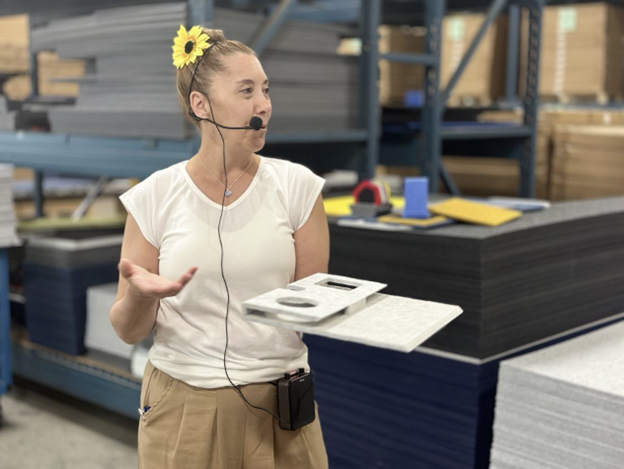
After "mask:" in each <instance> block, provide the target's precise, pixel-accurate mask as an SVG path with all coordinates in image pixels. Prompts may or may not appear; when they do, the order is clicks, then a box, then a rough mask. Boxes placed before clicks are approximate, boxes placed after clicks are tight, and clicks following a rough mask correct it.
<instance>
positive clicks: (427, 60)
mask: <svg viewBox="0 0 624 469" xmlns="http://www.w3.org/2000/svg"><path fill="white" fill-rule="evenodd" d="M231 3H232V4H233V5H234V6H245V5H247V6H248V5H250V4H253V5H256V6H257V5H260V4H262V5H265V4H267V3H269V2H266V1H262V0H257V1H254V0H235V1H233V2H231ZM403 3H416V4H419V5H420V7H422V6H424V8H425V20H426V21H425V24H426V25H427V31H428V35H427V50H426V53H425V54H420V55H404V54H403V55H400V54H389V55H387V56H386V57H385V58H388V59H392V60H400V61H404V62H405V61H406V62H409V63H422V64H424V65H425V66H426V70H427V87H426V101H425V107H424V110H423V111H424V112H423V115H422V125H423V129H424V132H421V143H422V144H423V146H424V148H425V149H426V151H425V154H426V155H427V166H426V168H427V173H426V174H427V175H429V177H430V180H431V182H432V184H431V186H432V189H433V190H436V189H437V175H438V174H440V173H441V174H442V175H443V176H444V170H443V168H442V167H441V166H440V164H439V160H440V143H441V141H442V140H443V139H445V140H450V139H458V140H466V139H494V138H496V139H501V140H502V139H505V140H509V141H512V142H513V143H514V148H516V151H515V152H511V153H512V154H513V155H514V156H513V157H515V158H517V159H518V160H519V161H520V162H521V164H522V165H523V166H522V168H523V169H522V171H523V174H524V175H525V176H527V177H525V180H526V182H525V183H524V185H523V193H524V194H526V195H530V194H531V193H532V187H533V183H532V171H533V160H532V155H533V149H534V146H535V116H536V109H537V107H536V106H537V102H536V100H535V99H534V98H533V96H534V94H530V93H534V91H535V86H536V84H537V81H536V77H537V64H538V60H539V57H538V52H537V51H538V46H539V28H540V24H539V23H540V15H541V6H542V3H543V2H542V1H541V0H494V1H493V3H492V5H491V7H490V11H489V14H488V20H486V22H485V23H484V26H483V27H482V31H481V32H480V34H479V35H478V38H480V37H482V36H483V33H484V31H485V29H486V28H487V26H488V25H489V24H490V23H491V21H492V20H493V18H494V17H496V15H497V14H498V13H500V12H501V11H502V9H503V8H504V7H505V6H507V5H508V4H518V5H521V6H527V7H528V8H529V10H530V12H531V25H532V28H533V29H532V50H533V55H532V56H531V61H530V67H532V68H531V74H530V77H529V87H528V88H529V89H530V90H531V91H530V93H529V94H528V95H527V97H525V99H524V101H523V106H524V108H525V111H526V112H525V122H524V125H522V126H520V127H518V128H516V129H513V130H512V129H489V130H488V129H484V128H482V129H479V130H475V129H442V126H441V123H440V121H441V115H442V112H443V110H444V106H445V102H446V98H448V94H449V92H450V90H451V89H452V87H451V88H447V90H445V92H441V90H440V89H439V78H438V71H439V64H440V34H441V21H442V17H443V15H444V12H445V6H446V1H445V0H420V1H419V2H403ZM473 3H474V2H473ZM477 3H478V4H479V5H484V4H487V3H489V2H486V1H485V0H481V1H480V2H477ZM120 4H123V3H122V2H117V3H116V5H115V6H119V5H120ZM188 4H189V24H204V25H207V26H210V25H211V23H212V19H213V11H214V0H188ZM292 4H293V1H292V0H282V1H281V2H279V4H278V6H277V8H275V9H274V11H273V13H272V14H271V15H270V16H269V17H268V18H267V21H266V22H265V23H264V24H263V25H262V26H261V27H260V28H259V30H258V33H257V34H256V35H255V37H254V41H253V43H254V44H253V45H255V47H257V48H258V51H259V52H262V50H263V49H264V48H265V47H266V45H267V44H268V43H269V41H270V38H271V36H272V35H273V34H274V33H275V31H276V30H277V28H278V27H279V25H280V24H281V22H283V21H284V19H285V18H286V15H287V13H288V11H289V9H290V8H291V7H292ZM9 5H11V6H12V7H13V10H11V11H10V13H18V12H19V11H20V10H19V9H18V10H16V8H19V4H17V3H11V2H9ZM25 5H27V3H26V4H25ZM417 6H418V5H417ZM25 8H27V7H25ZM82 12H84V11H82ZM5 13H7V11H6V10H5V9H4V7H3V6H1V7H0V14H5ZM38 14H39V15H41V14H42V13H41V12H39V13H38ZM381 17H382V1H381V0H362V3H361V8H360V22H359V27H360V28H359V31H360V32H359V34H360V38H361V40H362V54H361V56H360V77H359V78H360V83H359V100H358V109H359V115H360V120H359V128H358V129H355V130H352V131H347V132H309V133H308V132H306V133H296V134H269V135H268V136H267V145H268V146H271V147H277V146H281V147H282V148H292V147H293V146H294V145H298V146H299V147H298V148H304V147H306V146H314V145H324V146H325V147H326V146H327V145H330V146H336V148H338V147H339V148H340V149H341V151H343V150H344V151H345V152H347V151H351V152H354V154H356V155H359V158H357V160H356V161H357V163H358V169H359V172H360V176H361V177H372V176H373V175H374V171H375V167H376V165H377V161H378V156H379V155H378V153H379V138H380V128H381V126H380V124H381V123H380V107H379V104H378V89H377V86H378V85H377V80H378V66H377V62H378V59H379V54H378V45H377V28H378V25H379V24H380V22H381ZM477 43H478V41H475V43H473V45H472V46H471V47H470V49H469V51H468V54H467V57H466V58H465V60H464V61H462V63H461V65H460V70H458V73H457V78H458V77H459V75H460V73H461V70H463V68H465V65H466V63H467V61H468V60H469V59H470V56H471V55H472V52H473V51H474V48H475V47H476V45H477ZM35 73H36V70H34V73H33V80H34V81H35V82H36V76H35ZM457 78H454V80H453V81H456V79H457ZM198 144H199V142H198V140H197V139H192V140H187V141H172V140H159V139H131V138H105V137H87V136H79V135H65V134H46V133H37V132H14V133H0V162H4V163H13V164H17V165H19V166H25V167H31V168H33V169H35V170H36V171H37V172H38V173H37V174H38V177H37V179H38V182H39V191H38V195H37V201H38V204H39V213H41V208H42V203H43V198H42V195H41V181H42V178H43V176H42V174H43V172H44V171H55V172H61V173H67V174H72V175H85V176H95V177H99V176H104V175H105V176H109V177H139V178H142V177H146V176H148V175H149V174H151V173H153V172H154V171H156V170H158V169H162V168H165V167H168V166H170V165H171V164H174V163H176V162H178V161H181V160H183V159H188V158H190V157H191V156H192V155H193V154H194V153H195V152H196V151H197V148H198ZM302 145H303V146H302ZM0 280H1V279H0ZM1 293H2V292H0V294H1ZM5 298H7V295H4V294H1V295H0V299H1V300H2V301H5ZM1 306H2V305H0V313H1V311H2V308H1ZM7 315H8V306H7V312H6V314H5V315H4V316H3V315H1V314H0V318H4V317H6V316H7ZM7 330H8V329H7V328H3V329H2V331H3V333H5V334H6V331H7ZM2 339H5V340H2ZM0 341H2V342H1V343H2V344H4V346H5V348H6V344H7V341H6V338H5V337H0ZM0 351H3V350H0ZM7 356H8V353H7V352H6V350H4V353H2V355H0V359H3V360H5V361H7V358H6V357H7ZM3 364H4V365H5V366H3V367H2V368H3V370H5V372H6V370H7V369H10V368H9V367H8V366H6V363H3ZM13 364H14V367H15V372H16V374H18V375H21V376H24V377H27V378H29V379H32V380H34V381H37V382H39V383H41V384H44V385H46V386H49V387H51V388H55V389H58V390H61V391H64V392H67V393H70V394H72V395H75V396H77V397H80V398H82V399H85V400H88V401H91V402H94V403H97V404H99V405H101V406H103V407H106V408H109V409H111V410H115V411H118V412H120V413H122V414H125V415H129V416H132V417H137V416H138V414H136V412H135V411H134V409H135V408H136V407H137V406H138V399H139V391H140V386H138V385H137V382H136V381H133V380H129V379H127V377H124V376H123V373H119V374H115V373H111V372H110V371H105V370H104V369H99V368H98V367H96V366H95V367H94V366H93V364H90V365H87V364H84V363H80V361H79V360H72V359H71V358H70V357H66V356H62V355H59V354H56V353H53V352H52V351H45V350H40V349H37V348H35V347H32V348H28V347H25V346H24V345H23V344H20V343H16V344H14V345H13Z"/></svg>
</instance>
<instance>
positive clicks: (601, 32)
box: [520, 3, 624, 102]
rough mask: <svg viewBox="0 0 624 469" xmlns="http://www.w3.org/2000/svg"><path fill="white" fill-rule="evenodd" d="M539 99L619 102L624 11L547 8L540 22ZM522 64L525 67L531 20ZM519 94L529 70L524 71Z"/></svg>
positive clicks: (608, 7)
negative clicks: (615, 100)
mask: <svg viewBox="0 0 624 469" xmlns="http://www.w3.org/2000/svg"><path fill="white" fill-rule="evenodd" d="M542 18H543V19H542V40H541V48H540V74H539V94H540V96H543V97H551V98H553V99H555V100H557V101H561V102H567V101H575V100H578V101H584V100H589V101H594V102H595V101H598V102H606V101H609V100H614V99H621V98H622V94H623V91H624V90H623V86H624V76H623V73H624V70H623V64H624V56H623V53H624V42H623V40H624V8H621V7H617V6H613V5H608V4H606V3H592V4H581V5H564V6H549V7H545V8H544V13H543V17H542ZM523 23H524V24H523V28H522V31H523V32H522V35H523V41H522V45H523V47H522V55H521V63H522V64H525V63H526V54H527V36H528V28H527V17H526V15H525V17H524V18H523ZM520 71H521V75H520V91H521V94H523V90H524V87H525V82H526V66H525V65H521V67H520Z"/></svg>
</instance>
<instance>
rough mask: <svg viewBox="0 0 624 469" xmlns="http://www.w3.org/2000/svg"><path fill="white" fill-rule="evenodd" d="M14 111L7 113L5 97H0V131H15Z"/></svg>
mask: <svg viewBox="0 0 624 469" xmlns="http://www.w3.org/2000/svg"><path fill="white" fill-rule="evenodd" d="M15 114H16V112H15V111H11V112H9V110H8V108H7V100H6V96H4V95H0V130H9V131H13V130H15Z"/></svg>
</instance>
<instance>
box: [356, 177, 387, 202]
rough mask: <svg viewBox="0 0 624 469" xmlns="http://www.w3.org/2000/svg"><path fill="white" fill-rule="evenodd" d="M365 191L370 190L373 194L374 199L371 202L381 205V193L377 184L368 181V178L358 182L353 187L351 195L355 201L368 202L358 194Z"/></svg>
mask: <svg viewBox="0 0 624 469" xmlns="http://www.w3.org/2000/svg"><path fill="white" fill-rule="evenodd" d="M365 191H371V192H372V195H373V199H374V201H373V203H374V204H375V205H381V194H380V193H379V191H380V189H379V186H378V185H376V184H374V183H373V182H371V181H369V180H368V179H365V180H364V181H362V182H360V183H359V184H358V185H357V186H356V187H355V189H353V197H355V202H356V203H360V202H366V203H370V201H368V200H360V196H361V195H363V194H362V193H363V192H365Z"/></svg>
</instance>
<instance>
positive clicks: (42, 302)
mask: <svg viewBox="0 0 624 469" xmlns="http://www.w3.org/2000/svg"><path fill="white" fill-rule="evenodd" d="M24 273H25V285H24V286H25V296H26V305H25V310H26V328H27V330H28V335H29V336H30V340H31V341H32V342H34V343H37V344H41V345H44V346H46V347H50V348H53V349H56V350H59V351H61V352H65V353H68V354H71V355H80V354H83V353H85V351H86V349H85V346H84V335H85V324H86V317H87V289H88V288H89V287H91V286H93V285H100V284H103V283H110V282H116V281H117V279H118V278H119V272H118V270H117V260H116V259H115V262H114V263H108V264H100V265H93V266H88V267H75V268H63V267H50V266H43V265H37V264H25V265H24Z"/></svg>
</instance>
